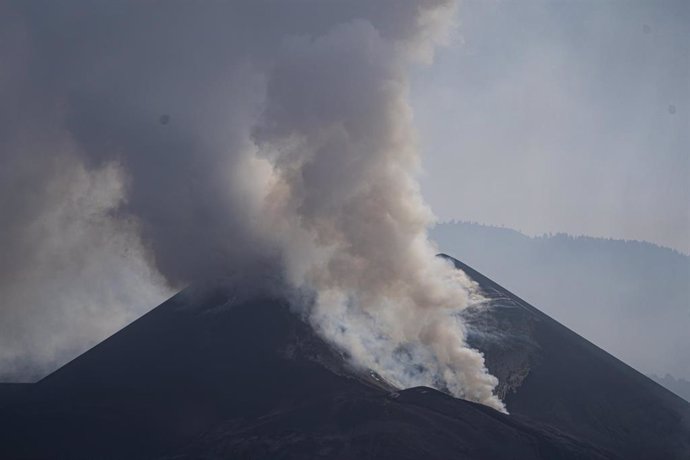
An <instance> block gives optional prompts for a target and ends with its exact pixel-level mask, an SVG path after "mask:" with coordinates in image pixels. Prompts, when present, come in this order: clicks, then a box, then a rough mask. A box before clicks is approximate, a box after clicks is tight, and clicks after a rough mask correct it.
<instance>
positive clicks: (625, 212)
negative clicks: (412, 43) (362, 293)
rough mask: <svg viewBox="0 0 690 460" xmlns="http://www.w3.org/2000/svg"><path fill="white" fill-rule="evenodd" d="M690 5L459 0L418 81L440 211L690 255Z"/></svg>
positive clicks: (419, 113)
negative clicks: (449, 34) (448, 31)
mask: <svg viewBox="0 0 690 460" xmlns="http://www.w3.org/2000/svg"><path fill="white" fill-rule="evenodd" d="M689 11H690V2H687V1H677V2H674V1H662V2H651V1H645V2H630V1H617V2H609V1H578V2H541V1H529V2H515V1H505V2H504V1H487V0H481V1H465V2H463V3H462V4H461V8H460V9H459V12H458V23H459V25H458V27H457V30H456V31H455V34H454V36H453V38H452V41H451V43H450V45H449V46H447V47H446V48H445V49H441V50H440V51H439V52H438V53H437V55H436V60H435V62H434V64H433V66H431V67H430V68H422V69H419V70H418V71H417V72H416V75H415V77H414V79H413V86H412V104H413V107H414V110H415V119H416V123H417V128H418V129H419V132H420V142H421V146H422V150H423V155H422V158H423V166H424V169H425V173H424V176H423V178H422V187H423V192H424V194H425V197H426V199H427V200H428V201H429V202H430V205H431V207H432V209H433V210H434V212H435V213H436V215H437V216H438V217H439V218H440V219H441V220H449V219H459V220H471V221H478V222H483V223H488V224H494V225H505V226H508V227H512V228H516V229H519V230H521V231H523V232H526V233H530V234H541V233H544V232H560V231H562V232H568V233H572V234H587V235H594V236H605V237H613V238H623V239H640V240H647V241H651V242H654V243H657V244H661V245H664V246H669V247H671V248H674V249H676V250H679V251H682V252H684V253H686V254H688V253H690V204H689V203H690V185H689V184H690V166H689V164H690V163H689V160H688V158H689V151H690V123H689V116H688V111H689V109H690V107H689V106H690V104H689V101H690V14H689Z"/></svg>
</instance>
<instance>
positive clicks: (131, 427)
mask: <svg viewBox="0 0 690 460" xmlns="http://www.w3.org/2000/svg"><path fill="white" fill-rule="evenodd" d="M448 259H449V260H450V261H452V262H453V263H454V264H455V265H456V267H457V268H458V269H462V270H463V271H464V272H465V273H466V274H467V275H468V276H469V277H470V278H472V279H473V280H474V281H476V282H477V283H478V284H479V286H480V288H481V290H482V292H483V294H484V295H485V296H486V297H487V298H488V299H489V302H488V304H486V305H483V306H481V307H473V308H470V309H468V310H466V311H465V312H464V313H463V314H464V315H465V320H466V323H467V324H468V325H469V331H468V333H469V335H468V339H469V341H470V344H471V345H472V346H474V347H476V348H478V349H479V350H480V351H482V352H483V353H484V355H485V358H486V363H487V366H488V368H489V371H490V372H491V373H492V374H493V375H495V376H497V377H498V379H499V386H498V387H497V390H498V393H499V396H501V397H502V398H503V400H504V401H505V403H506V405H507V408H508V410H509V412H510V415H506V414H503V413H500V412H498V411H496V410H494V409H491V408H489V407H486V406H483V405H479V404H476V403H472V402H468V401H465V400H462V399H457V398H453V397H451V396H449V395H447V394H444V393H442V392H440V391H438V390H435V389H432V388H427V387H416V388H409V389H403V390H400V389H397V388H393V387H392V386H391V385H390V384H388V383H387V382H385V381H384V380H383V379H382V378H381V377H379V376H378V375H377V374H375V373H373V372H370V371H367V370H366V369H358V368H355V367H353V366H352V365H351V364H349V361H348V359H347V357H346V356H344V355H343V353H342V352H340V351H339V350H338V349H336V348H334V347H333V346H331V345H329V344H328V343H326V342H324V341H323V340H322V339H321V338H320V337H319V336H318V335H316V334H315V333H314V332H313V330H312V328H311V326H310V325H309V324H308V323H306V322H305V321H303V320H302V319H301V318H300V316H299V315H297V314H295V313H293V312H292V311H291V309H290V308H289V306H288V304H287V303H286V302H285V301H284V300H282V299H277V298H270V297H266V298H255V299H253V300H237V297H236V296H235V295H234V292H233V290H232V289H231V288H229V287H228V286H227V284H226V283H224V282H223V281H222V280H218V281H214V282H209V283H206V284H204V285H197V286H194V287H192V288H188V289H187V290H185V291H183V292H181V293H179V294H178V295H176V296H174V297H173V298H171V299H170V300H168V301H167V302H165V303H163V304H162V305H160V306H159V307H157V308H155V309H154V310H152V311H151V312H149V313H148V314H146V315H144V316H143V317H141V318H140V319H138V320H137V321H135V322H134V323H132V324H130V325H129V326H127V327H125V328H124V329H123V330H121V331H120V332H118V333H116V334H115V335H113V336H112V337H110V338H108V339H107V340H105V341H103V342H102V343H100V344H99V345H97V346H96V347H94V348H93V349H91V350H89V351H88V352H86V353H84V354H83V355H82V356H80V357H78V358H77V359H75V360H73V361H72V362H70V363H68V364H67V365H65V366H64V367H62V368H61V369H58V370H57V371H56V372H54V373H53V374H51V375H49V376H47V377H46V378H44V379H43V380H41V381H39V382H37V383H35V384H4V385H0V427H1V429H0V456H1V457H2V458H176V459H181V458H190V459H191V458H251V459H261V458H265V459H269V458H270V459H275V458H286V459H288V458H289V459H293V458H304V459H306V458H338V459H349V458H358V459H362V458H377V459H381V458H390V459H408V458H409V459H415V458H433V459H447V458H466V459H487V458H491V459H494V458H495V459H503V458H505V459H508V458H510V459H515V458H519V459H523V458H524V459H554V458H563V459H653V458H656V459H658V458H666V459H673V458H675V459H687V458H690V405H689V404H688V403H687V402H685V401H683V400H682V399H680V398H678V397H676V396H675V395H674V394H672V393H671V392H669V391H667V390H665V389H664V388H663V387H661V386H659V385H658V384H656V383H654V382H653V381H651V380H649V379H648V378H646V377H645V376H643V375H642V374H640V373H638V372H636V371H635V370H633V369H632V368H630V367H628V366H627V365H625V364H624V363H622V362H620V361H618V360H617V359H615V358H613V357H612V356H610V355H609V354H607V353H606V352H604V351H603V350H601V349H599V348H597V347H596V346H594V345H592V344H591V343H589V342H587V341H586V340H584V339H583V338H581V337H579V336H578V335H576V334H575V333H573V332H572V331H570V330H568V329H567V328H565V327H563V326H562V325H560V324H558V323H557V322H556V321H554V320H552V319H551V318H549V317H548V316H546V315H544V314H543V313H541V312H540V311H539V310H537V309H536V308H534V307H532V306H531V305H529V304H527V303H526V302H524V301H522V300H521V299H519V298H518V297H516V296H515V295H513V294H511V293H510V292H508V291H506V290H505V289H503V288H502V287H500V286H499V285H497V284H496V283H494V282H493V281H491V280H490V279H488V278H486V277H484V276H483V275H481V274H479V273H477V272H476V271H474V270H472V269H471V268H470V267H467V266H466V265H464V264H462V263H461V262H458V261H456V260H455V259H451V258H448Z"/></svg>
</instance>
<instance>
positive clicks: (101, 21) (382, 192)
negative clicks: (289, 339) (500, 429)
mask: <svg viewBox="0 0 690 460" xmlns="http://www.w3.org/2000/svg"><path fill="white" fill-rule="evenodd" d="M3 8H5V11H3V14H2V17H3V18H4V19H3V20H2V21H4V22H5V23H6V24H3V25H4V26H5V27H2V28H1V30H3V32H2V34H4V35H5V40H3V41H2V43H3V44H2V47H1V48H0V53H2V54H1V56H2V58H3V60H2V61H3V63H9V64H10V68H11V69H12V70H11V71H10V72H8V73H4V74H3V76H2V80H1V81H0V91H1V92H2V94H3V95H4V96H7V97H8V98H9V100H11V101H12V104H9V106H11V107H9V108H8V104H5V105H4V106H3V108H2V109H0V117H2V120H3V121H8V122H7V123H4V124H3V128H0V130H1V131H0V142H1V143H2V146H3V149H2V153H0V155H2V161H3V162H4V164H6V165H9V167H8V168H6V169H3V171H2V174H3V176H6V177H7V178H8V180H7V181H3V182H2V187H3V195H2V198H3V200H2V203H1V206H2V212H3V215H4V216H8V218H7V219H6V220H5V221H4V223H3V224H2V234H1V236H0V245H1V246H2V248H3V250H6V253H7V254H9V257H7V258H6V259H3V262H2V266H1V267H0V270H1V275H2V279H0V288H1V291H2V292H3V297H4V300H3V305H2V311H1V312H0V314H1V315H2V317H3V322H2V324H3V325H6V324H10V320H11V321H12V324H15V325H16V324H20V325H22V324H23V325H24V326H22V327H24V328H25V329H24V330H22V331H21V333H18V334H14V335H13V334H2V335H0V342H1V343H0V345H1V346H0V349H2V350H3V352H2V353H0V368H3V369H7V367H8V366H9V363H10V362H11V361H12V360H14V361H16V357H17V356H18V355H20V354H21V353H20V352H18V351H17V350H22V349H23V347H24V345H25V344H26V343H28V342H30V341H33V343H35V344H36V345H35V346H36V348H37V350H38V349H39V348H40V349H41V350H50V353H48V354H45V353H44V354H41V353H40V352H38V351H36V352H32V351H29V352H28V353H25V354H24V359H27V360H31V361H33V362H35V363H36V364H37V365H38V366H39V367H40V366H43V367H49V366H50V365H51V364H54V363H55V362H57V361H60V359H63V360H64V357H63V358H57V357H56V356H57V355H60V354H63V355H64V354H65V353H69V352H68V351H66V350H78V349H80V348H81V349H83V348H84V347H85V346H88V344H89V343H90V342H91V343H92V342H93V341H95V340H97V339H99V338H102V335H103V331H104V330H107V331H112V330H113V329H116V328H117V327H119V326H121V325H122V324H124V323H125V322H126V321H127V320H128V319H129V318H130V317H128V316H127V315H124V316H123V317H121V316H122V312H123V311H124V310H123V309H124V305H127V306H129V308H130V310H129V311H131V312H132V314H136V313H138V312H141V309H142V308H144V307H143V306H136V305H141V303H140V302H142V301H143V300H146V305H149V306H150V305H151V304H152V303H150V300H151V299H152V298H161V297H162V296H164V295H166V294H167V293H170V292H172V290H173V289H177V288H179V287H181V286H184V285H185V284H188V283H191V282H194V281H195V280H197V279H200V278H201V279H203V278H206V277H208V276H215V275H218V274H222V275H236V274H241V275H242V276H241V279H242V280H243V283H244V284H245V285H247V286H250V287H252V288H254V289H257V290H264V289H266V286H265V280H266V279H272V280H273V279H276V278H282V279H284V282H281V283H280V285H279V286H271V287H270V289H279V290H282V291H285V292H291V293H292V294H293V295H300V296H304V297H307V298H309V299H310V300H311V301H312V304H311V305H310V307H309V308H308V310H307V311H306V312H305V313H306V314H307V315H308V316H309V318H310V320H311V322H312V324H314V326H315V328H316V329H317V330H318V331H319V332H320V333H322V334H323V335H324V336H325V337H326V338H328V339H330V340H331V341H332V342H334V343H335V344H337V345H338V346H340V347H342V348H343V349H344V350H345V351H346V352H347V353H348V355H349V356H350V357H351V359H352V361H353V364H355V365H359V366H363V367H365V368H370V369H372V370H375V371H376V372H378V373H379V374H380V375H381V376H383V377H384V378H386V379H387V380H389V381H390V382H391V383H393V384H395V385H398V386H411V385H419V384H425V385H431V386H436V387H439V388H443V389H445V390H447V391H449V392H451V393H453V394H455V395H457V396H462V397H465V398H467V399H470V400H474V401H478V402H481V403H484V404H487V405H489V406H492V407H494V408H497V409H499V410H503V409H504V408H503V405H502V403H501V402H500V401H499V400H498V399H497V398H496V397H495V396H494V395H493V389H494V387H495V385H496V383H497V382H496V379H495V378H494V377H492V376H491V375H489V374H488V372H487V371H486V368H485V367H484V362H483V358H482V356H481V354H480V353H479V352H477V351H476V350H472V349H470V348H468V347H467V345H466V344H465V341H464V327H463V324H462V322H461V320H460V319H459V316H458V315H457V313H458V312H459V311H460V310H462V309H463V308H465V307H466V306H467V305H468V303H470V302H471V301H472V300H473V298H474V297H477V294H476V293H475V292H474V287H473V285H472V283H471V282H470V281H469V280H468V279H467V278H466V277H464V275H463V274H462V273H461V272H458V271H456V270H454V269H453V268H451V267H449V266H448V265H446V263H445V262H444V261H442V260H440V259H438V258H436V257H435V248H434V247H433V245H432V244H431V243H430V242H429V240H428V239H427V236H426V229H427V227H428V225H429V224H430V222H431V221H432V214H431V212H430V210H429V209H428V208H427V207H426V205H425V204H424V202H423V200H422V198H421V195H420V193H419V189H418V185H417V180H416V174H417V169H418V153H417V149H416V140H415V136H414V130H413V125H412V113H411V110H410V107H409V105H408V102H407V91H408V83H407V73H408V71H409V68H410V66H413V65H418V64H419V63H425V62H430V60H431V59H432V57H433V50H434V47H435V46H436V45H438V44H439V43H441V42H442V41H443V39H444V37H445V35H446V33H447V32H448V29H449V27H451V24H449V19H448V18H451V17H452V16H453V9H454V4H453V2H450V1H444V0H428V1H422V2H397V1H381V2H369V1H351V2H316V1H315V2H294V3H292V2H271V3H268V2H266V3H264V2H248V1H247V2H228V3H221V2H213V3H204V4H194V3H188V2H174V1H173V2H165V3H153V2H131V3H128V2H118V3H102V4H100V3H99V4H94V3H93V2H81V1H71V2H65V3H61V4H60V5H57V4H45V3H38V2H37V3H32V2H18V3H13V4H9V5H8V6H4V7H3ZM8 37H9V38H11V40H9V38H8ZM10 42H11V43H15V45H12V46H10V45H8V43H10ZM14 107H18V108H19V115H16V114H14V113H12V112H11V110H13V109H14ZM6 184H7V185H6ZM46 184H50V186H49V187H47V189H46V190H42V189H41V188H39V185H40V186H44V185H46ZM5 187H7V189H5ZM32 228H35V229H37V230H36V231H29V232H27V231H26V229H32ZM50 248H58V249H56V250H55V251H53V252H51V251H50V250H48V249H50ZM104 267H107V268H104ZM56 272H57V273H60V277H61V279H64V281H61V282H60V283H59V285H60V286H63V285H64V286H68V288H66V289H58V290H56V292H53V293H52V295H50V296H49V297H46V298H40V296H39V297H36V296H35V295H33V294H32V293H33V292H36V291H37V287H38V290H39V291H40V290H41V289H42V286H45V285H47V284H48V281H51V282H56V281H55V280H54V279H52V277H53V275H54V273H56ZM113 277H114V279H115V281H113ZM235 279H237V278H235ZM262 283H263V284H262ZM85 285H86V286H89V289H81V288H82V287H84V286H85ZM99 287H102V289H99ZM8 292H9V295H8V294H7V293H8ZM304 297H303V298H304ZM137 302H139V303H137ZM29 304H31V305H30V306H27V305H29ZM132 305H134V307H132ZM64 317H69V318H74V317H77V318H80V320H84V318H89V319H88V320H84V321H87V322H86V323H85V324H82V326H81V330H83V331H85V332H82V333H81V334H80V336H78V337H77V336H75V335H74V333H73V331H72V330H70V329H69V328H67V329H65V328H64V326H61V325H60V324H57V326H56V327H54V328H52V330H50V331H49V332H48V331H47V330H46V329H41V327H40V326H39V325H40V324H44V323H45V322H44V321H43V320H44V319H45V318H64ZM104 324H105V325H107V327H105V326H104ZM4 327H7V328H9V327H10V326H4ZM45 337H50V339H45ZM7 350H13V351H12V352H10V354H9V355H8V352H7ZM8 356H9V357H8ZM14 361H12V362H14ZM3 372H6V371H3Z"/></svg>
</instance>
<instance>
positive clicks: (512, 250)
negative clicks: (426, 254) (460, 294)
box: [431, 222, 690, 398]
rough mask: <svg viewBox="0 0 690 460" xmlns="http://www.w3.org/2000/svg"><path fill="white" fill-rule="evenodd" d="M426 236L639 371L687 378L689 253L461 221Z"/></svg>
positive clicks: (689, 364)
mask: <svg viewBox="0 0 690 460" xmlns="http://www.w3.org/2000/svg"><path fill="white" fill-rule="evenodd" d="M431 235H432V238H433V239H434V240H435V241H436V242H437V243H438V245H439V249H440V250H441V251H442V252H445V253H448V254H450V255H452V256H453V257H457V258H458V259H460V260H462V261H463V262H465V263H467V264H468V265H471V266H473V267H475V268H476V269H477V270H479V271H481V272H483V273H484V274H486V275H487V276H489V277H490V278H492V279H494V280H496V281H498V282H500V283H501V284H502V285H503V286H505V287H506V288H507V289H509V290H511V291H512V292H514V293H516V294H517V295H519V296H521V297H522V298H524V299H525V300H527V301H528V302H530V303H532V304H534V305H538V306H539V308H541V309H542V310H543V311H544V312H545V313H547V314H549V315H551V316H553V317H554V318H555V319H557V320H558V321H560V322H562V323H564V324H565V325H566V326H568V327H570V328H571V329H573V330H575V331H576V332H577V333H579V334H581V335H583V336H584V337H586V338H587V339H589V340H590V341H592V342H594V343H595V344H597V345H599V346H600V347H602V348H604V349H605V350H607V351H609V352H610V353H612V354H613V355H615V356H616V357H618V358H620V359H622V360H623V361H625V362H626V363H628V364H630V365H632V366H633V367H635V368H636V369H638V370H639V371H641V372H644V373H646V374H656V375H666V374H670V375H671V376H673V377H675V378H677V379H684V380H690V358H688V355H687V351H688V350H690V334H688V331H689V330H690V257H688V256H686V255H684V254H681V253H679V252H677V251H673V250H671V249H668V248H664V247H660V246H657V245H654V244H651V243H646V242H639V241H623V240H612V239H604V238H591V237H573V236H570V235H565V234H556V235H543V236H540V237H529V236H526V235H524V234H522V233H520V232H518V231H515V230H511V229H507V228H499V227H491V226H486V225H480V224H475V223H468V222H450V223H442V224H439V225H437V226H436V227H435V228H434V229H433V230H432V232H431ZM657 379H658V380H662V379H659V378H657ZM671 390H674V388H671ZM675 391H676V392H678V391H679V390H678V389H675ZM681 396H683V397H685V398H688V395H681Z"/></svg>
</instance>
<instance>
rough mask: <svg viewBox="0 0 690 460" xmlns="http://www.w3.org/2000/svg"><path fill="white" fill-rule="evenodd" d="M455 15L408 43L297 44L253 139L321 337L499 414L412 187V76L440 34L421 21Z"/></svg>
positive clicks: (370, 33)
mask: <svg viewBox="0 0 690 460" xmlns="http://www.w3.org/2000/svg"><path fill="white" fill-rule="evenodd" d="M450 6H451V5H434V6H433V8H432V9H430V10H429V11H423V10H422V11H421V12H418V16H417V17H416V20H417V21H418V24H417V28H416V29H414V30H413V31H412V32H411V33H410V35H408V36H405V37H403V38H401V39H399V40H387V39H385V38H383V37H381V35H380V33H379V31H378V30H376V29H375V28H374V27H373V26H372V25H371V23H368V22H365V21H355V22H351V23H348V24H343V25H339V26H337V27H335V28H334V29H332V30H331V31H330V32H329V33H328V34H326V35H324V36H321V37H318V38H316V39H305V38H303V39H295V40H293V41H291V42H288V43H287V44H286V46H285V50H284V52H282V53H281V59H280V60H279V62H278V63H277V64H276V67H275V68H274V69H273V71H272V73H271V75H270V78H269V81H268V89H267V105H266V109H265V112H264V113H263V115H262V118H261V120H260V124H259V126H258V127H257V129H256V131H255V138H256V140H257V142H258V145H259V146H260V148H261V153H262V154H263V155H264V158H267V159H268V161H269V162H270V164H271V167H272V173H273V174H274V177H273V183H272V184H271V188H270V192H269V195H268V197H267V199H268V200H269V202H270V210H269V212H268V213H266V214H267V215H268V216H269V218H271V219H272V221H271V222H269V223H268V224H267V226H268V227H269V228H273V229H278V230H279V231H278V232H277V235H279V236H280V237H281V239H280V246H281V247H283V248H284V249H285V251H286V258H285V260H286V263H287V264H288V270H289V273H290V275H291V280H292V282H293V283H294V284H296V285H298V286H306V287H308V288H309V289H311V290H313V291H314V292H315V295H316V306H315V311H314V312H313V316H312V319H313V321H314V322H315V324H317V325H318V327H319V328H320V329H321V330H322V331H323V332H324V333H325V335H326V336H327V337H328V338H330V339H332V340H335V341H336V342H337V343H338V344H339V345H341V346H343V347H344V348H345V349H346V350H348V351H349V352H350V353H351V354H352V356H353V358H354V360H355V362H357V363H359V364H362V365H364V366H367V367H369V368H372V369H374V370H376V371H378V372H379V373H380V374H381V375H382V376H384V378H387V379H388V380H390V381H392V382H393V383H394V384H397V385H401V386H407V385H412V384H416V385H419V384H426V385H431V386H436V387H443V388H446V389H448V390H450V391H451V392H452V393H454V394H456V395H458V396H463V397H466V398H468V399H472V400H475V401H479V402H482V403H484V404H487V405H491V406H493V407H496V408H501V409H502V408H503V407H502V404H501V403H500V401H499V400H498V399H496V397H495V396H494V395H493V389H494V387H495V385H496V383H497V382H496V379H495V378H494V377H492V376H490V375H489V374H488V373H487V372H486V369H485V368H484V361H483V357H482V356H481V355H480V354H479V353H478V352H477V351H475V350H471V349H469V348H468V347H467V346H466V345H465V342H464V335H463V334H464V330H463V327H462V324H459V322H458V321H456V320H454V318H453V317H452V316H451V313H452V312H456V311H458V310H459V309H461V308H463V307H464V306H466V305H467V304H468V296H469V295H470V293H471V291H472V286H471V285H470V283H469V282H468V280H467V279H466V278H464V277H463V276H461V275H459V272H457V271H456V270H454V269H453V268H451V267H449V266H448V265H447V264H446V263H445V261H442V260H440V259H438V258H436V257H434V255H435V248H434V247H433V246H432V245H431V244H430V242H429V240H428V239H427V235H426V229H427V227H428V225H429V224H430V222H431V214H430V212H429V210H428V209H427V207H426V206H425V204H424V203H423V201H422V198H421V196H420V193H419V190H418V186H417V182H416V180H415V177H414V174H415V172H416V169H417V151H416V148H415V140H414V137H413V135H412V133H413V130H412V126H411V119H412V116H411V113H410V108H409V106H408V104H407V83H406V79H405V75H406V68H407V66H408V65H409V64H410V63H411V61H412V60H414V59H418V58H419V55H418V50H419V49H420V48H421V45H423V44H426V43H427V41H428V40H433V37H434V35H435V34H437V33H438V32H442V31H443V26H444V24H438V23H437V22H434V21H425V20H424V19H426V18H427V16H425V14H429V15H431V13H434V14H436V15H438V16H437V17H438V18H443V17H448V16H452V14H449V13H450V12H448V11H447V10H446V9H447V8H449V7H450ZM439 13H441V14H439ZM435 29H440V30H435ZM294 242H297V243H296V244H295V243H294ZM305 255H306V257H305ZM415 353H422V354H423V355H424V357H425V359H424V360H423V361H422V360H420V361H417V360H415V359H414V354H415ZM415 364H417V365H418V366H420V367H416V368H415V367H414V365H415ZM413 369H414V370H413Z"/></svg>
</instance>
